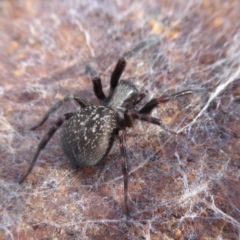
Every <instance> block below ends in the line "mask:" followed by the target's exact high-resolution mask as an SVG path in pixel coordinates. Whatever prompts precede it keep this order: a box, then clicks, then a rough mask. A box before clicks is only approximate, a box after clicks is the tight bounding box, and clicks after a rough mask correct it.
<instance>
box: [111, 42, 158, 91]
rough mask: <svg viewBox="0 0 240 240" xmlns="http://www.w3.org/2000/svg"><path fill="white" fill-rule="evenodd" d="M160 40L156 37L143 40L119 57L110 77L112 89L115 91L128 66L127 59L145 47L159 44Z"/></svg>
mask: <svg viewBox="0 0 240 240" xmlns="http://www.w3.org/2000/svg"><path fill="white" fill-rule="evenodd" d="M158 42H159V39H158V38H156V37H152V38H149V39H146V40H143V41H141V42H140V43H138V44H137V45H136V46H135V47H133V48H132V49H131V50H130V51H128V52H126V53H124V54H123V56H122V57H121V58H119V60H118V62H117V64H116V66H115V68H114V70H113V72H112V75H111V79H110V86H111V91H113V90H114V89H115V87H116V86H117V85H118V82H119V80H120V78H121V76H122V73H123V71H124V70H125V68H126V65H127V60H128V59H129V58H131V57H132V56H134V55H136V54H137V53H139V52H140V51H142V50H144V49H145V48H148V47H150V46H152V45H154V44H157V43H158Z"/></svg>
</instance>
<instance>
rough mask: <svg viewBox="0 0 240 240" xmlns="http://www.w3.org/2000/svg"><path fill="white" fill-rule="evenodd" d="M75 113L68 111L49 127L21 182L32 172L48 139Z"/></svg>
mask: <svg viewBox="0 0 240 240" xmlns="http://www.w3.org/2000/svg"><path fill="white" fill-rule="evenodd" d="M74 114H75V113H66V114H64V115H63V116H62V117H61V118H59V119H58V120H57V121H56V123H55V124H54V125H53V126H52V127H51V128H50V129H49V131H48V132H47V133H46V135H45V136H44V137H43V138H42V140H41V142H40V143H39V145H38V148H37V151H36V153H35V155H34V157H33V159H32V161H31V164H30V166H29V168H28V170H27V172H26V173H25V174H24V175H23V177H22V178H21V179H20V181H19V184H21V183H23V181H24V180H25V179H26V178H27V176H28V175H29V174H30V173H31V171H32V169H33V167H34V165H35V163H36V161H37V159H38V156H39V154H40V152H41V151H42V150H43V149H44V148H45V146H46V145H47V143H48V141H49V140H50V139H51V138H52V136H53V134H54V133H55V132H56V131H57V130H58V129H59V128H60V127H61V125H62V124H63V123H64V122H65V121H66V120H68V119H70V118H71V117H72V116H73V115H74Z"/></svg>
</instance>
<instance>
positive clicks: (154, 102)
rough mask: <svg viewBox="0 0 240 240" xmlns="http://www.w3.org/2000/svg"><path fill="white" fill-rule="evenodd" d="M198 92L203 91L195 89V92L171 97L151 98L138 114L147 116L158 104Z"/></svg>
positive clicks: (184, 92)
mask: <svg viewBox="0 0 240 240" xmlns="http://www.w3.org/2000/svg"><path fill="white" fill-rule="evenodd" d="M199 91H203V90H200V89H198V90H197V89H196V90H192V89H189V90H185V91H181V92H177V93H174V94H172V95H163V96H161V97H159V98H153V99H152V100H150V101H149V102H148V103H147V104H146V105H145V106H144V107H143V108H141V109H140V110H139V111H138V112H139V113H142V114H149V113H151V111H152V110H153V109H154V108H155V107H157V106H158V104H161V103H166V102H168V101H170V100H174V99H176V98H179V97H183V96H186V95H190V94H193V93H196V92H199Z"/></svg>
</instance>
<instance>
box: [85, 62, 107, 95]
mask: <svg viewBox="0 0 240 240" xmlns="http://www.w3.org/2000/svg"><path fill="white" fill-rule="evenodd" d="M85 72H86V74H89V75H90V77H91V79H92V82H93V90H94V93H95V95H96V96H97V98H98V99H99V100H104V99H106V96H105V94H104V92H103V90H102V82H101V78H100V76H99V74H98V72H97V70H96V69H95V68H94V67H93V66H92V65H91V64H87V65H86V68H85Z"/></svg>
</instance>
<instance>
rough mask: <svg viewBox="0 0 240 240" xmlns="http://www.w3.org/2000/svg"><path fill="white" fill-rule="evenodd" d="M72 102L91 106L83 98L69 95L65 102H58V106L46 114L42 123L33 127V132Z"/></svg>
mask: <svg viewBox="0 0 240 240" xmlns="http://www.w3.org/2000/svg"><path fill="white" fill-rule="evenodd" d="M72 100H75V101H76V102H77V103H78V104H79V105H80V106H82V107H86V106H87V105H89V103H88V102H87V101H86V100H85V99H84V98H82V97H81V96H79V95H77V94H73V95H68V96H66V97H65V98H64V99H63V100H61V101H59V102H57V103H56V104H54V105H53V106H52V107H51V108H50V109H49V110H48V112H47V113H46V114H45V116H44V117H43V119H42V120H41V121H40V123H38V124H37V125H36V126H34V127H32V128H31V130H35V129H36V128H38V127H40V126H42V125H43V124H44V123H45V122H46V121H47V119H48V118H49V116H50V115H51V114H52V113H54V112H56V111H57V110H58V109H59V108H61V107H62V106H63V105H64V104H65V103H66V102H70V101H72Z"/></svg>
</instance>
